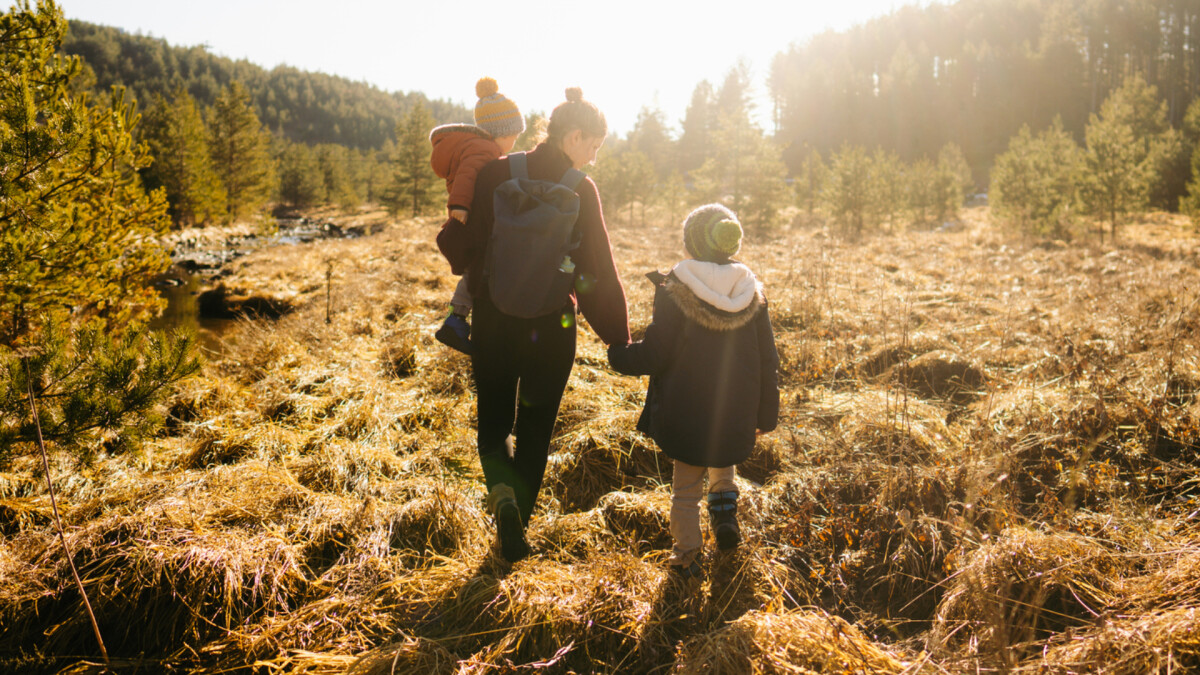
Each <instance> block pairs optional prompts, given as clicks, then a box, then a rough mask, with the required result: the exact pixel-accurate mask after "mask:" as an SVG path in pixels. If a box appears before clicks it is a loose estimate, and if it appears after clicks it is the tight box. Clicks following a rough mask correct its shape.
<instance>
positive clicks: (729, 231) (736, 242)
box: [683, 204, 742, 265]
mask: <svg viewBox="0 0 1200 675" xmlns="http://www.w3.org/2000/svg"><path fill="white" fill-rule="evenodd" d="M683 245H684V247H685V248H687V252H688V255H690V256H692V257H693V258H695V259H696V260H703V261H705V262H714V263H719V264H722V265H724V264H725V263H728V262H729V260H730V258H732V257H733V256H735V255H737V252H738V251H739V250H740V249H741V248H742V224H741V223H739V222H738V219H737V216H736V215H734V213H733V211H730V210H729V209H727V208H725V207H724V206H722V205H720V204H705V205H704V206H701V207H698V208H697V209H696V210H695V211H692V212H691V213H689V214H688V217H687V218H686V219H685V220H684V221H683Z"/></svg>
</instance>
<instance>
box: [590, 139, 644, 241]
mask: <svg viewBox="0 0 1200 675" xmlns="http://www.w3.org/2000/svg"><path fill="white" fill-rule="evenodd" d="M615 145H616V144H612V145H609V144H606V145H605V146H604V147H602V148H600V152H599V153H598V154H597V156H596V163H595V164H594V165H592V166H590V167H588V168H587V173H588V175H589V176H591V178H592V180H593V181H595V182H596V187H597V188H598V189H599V190H600V194H601V195H603V199H602V200H601V206H602V208H603V209H604V217H605V218H607V219H609V220H612V221H615V220H616V219H617V217H618V216H619V215H620V214H621V212H622V211H623V210H624V209H625V207H626V206H630V207H631V209H632V204H633V187H632V185H631V183H630V181H629V175H628V174H627V173H626V172H625V160H624V153H621V152H618V151H617V150H615V149H614V147H612V146H615ZM632 213H633V212H632V210H631V211H630V218H632ZM631 222H632V221H631Z"/></svg>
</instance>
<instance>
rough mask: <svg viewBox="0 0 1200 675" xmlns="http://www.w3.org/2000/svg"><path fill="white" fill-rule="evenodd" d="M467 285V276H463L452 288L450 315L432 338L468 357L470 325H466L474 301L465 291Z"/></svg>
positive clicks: (468, 292) (469, 350)
mask: <svg viewBox="0 0 1200 675" xmlns="http://www.w3.org/2000/svg"><path fill="white" fill-rule="evenodd" d="M467 284H468V281H467V275H465V274H464V275H463V277H462V279H459V280H458V286H455V287H454V297H452V298H450V314H448V315H447V316H446V320H445V321H443V322H442V327H441V328H439V329H437V331H436V332H435V333H434V334H433V336H434V337H435V338H437V339H438V341H439V342H441V343H442V344H444V345H446V346H447V347H451V348H453V349H457V350H458V351H460V352H462V353H464V354H468V355H469V354H470V353H471V351H472V347H471V324H469V323H467V316H469V315H470V314H471V306H472V305H474V301H473V300H472V299H471V292H470V291H469V290H467Z"/></svg>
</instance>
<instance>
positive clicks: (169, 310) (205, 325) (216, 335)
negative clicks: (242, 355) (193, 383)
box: [150, 265, 237, 356]
mask: <svg viewBox="0 0 1200 675" xmlns="http://www.w3.org/2000/svg"><path fill="white" fill-rule="evenodd" d="M211 280H212V277H211V276H210V275H205V274H201V273H198V272H192V271H189V270H187V269H186V268H184V267H181V266H179V265H173V266H172V267H171V269H170V270H169V271H168V272H167V273H166V274H165V275H163V276H162V277H161V278H160V279H159V280H158V281H156V282H155V284H154V285H155V287H156V288H158V289H159V292H160V293H161V294H162V296H163V297H164V298H166V300H167V307H166V309H164V310H163V313H162V314H161V315H160V316H158V317H157V318H155V319H154V320H153V321H151V322H150V327H151V328H159V329H170V328H177V329H184V330H191V331H193V332H194V333H195V334H196V342H197V343H198V344H199V345H200V348H201V349H202V350H203V351H204V352H206V353H207V355H208V356H215V355H219V354H221V353H222V352H224V351H225V343H224V342H223V340H222V337H223V336H224V335H225V333H226V331H228V330H229V328H230V327H231V326H233V325H234V323H236V322H237V319H225V318H216V317H209V316H201V315H200V307H199V304H198V303H197V301H196V298H197V296H198V295H200V292H201V291H203V290H204V289H205V288H207V287H208V285H209V284H210V282H211Z"/></svg>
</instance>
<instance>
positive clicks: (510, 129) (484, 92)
mask: <svg viewBox="0 0 1200 675" xmlns="http://www.w3.org/2000/svg"><path fill="white" fill-rule="evenodd" d="M475 94H476V95H477V96H479V101H478V102H477V103H476V104H475V124H445V125H442V126H440V127H437V128H435V129H434V130H433V131H432V132H430V134H429V142H430V143H432V144H433V154H432V155H431V157H430V163H431V164H432V165H433V171H434V173H436V174H437V175H438V176H439V177H441V178H445V179H446V192H448V193H449V198H448V199H447V200H446V208H447V209H448V210H449V212H450V219H451V220H457V221H458V222H460V223H466V222H467V214H468V213H469V212H470V211H471V201H472V197H473V196H474V194H475V177H476V175H478V173H479V170H480V169H482V168H483V166H484V165H485V164H487V163H488V162H490V161H492V160H493V159H497V158H499V157H501V156H503V155H506V154H508V153H509V152H510V151H511V150H512V148H513V145H514V144H516V142H517V137H518V136H520V135H521V133H522V132H523V131H525V118H524V117H522V116H521V111H520V110H519V109H518V108H517V104H516V103H513V101H512V99H509V98H506V97H505V96H504V95H503V94H501V93H500V88H499V86H498V85H497V84H496V80H494V79H492V78H490V77H484V78H480V80H479V81H478V82H476V83H475ZM449 223H450V220H447V221H446V224H449ZM445 226H446V225H443V226H442V227H443V228H444V227H445ZM453 271H454V273H455V274H462V275H463V276H462V279H460V280H459V282H458V286H457V287H455V289H454V297H452V298H451V299H450V314H449V315H448V316H447V317H446V320H445V321H444V322H443V323H442V326H441V327H440V328H438V330H437V332H436V333H434V337H436V338H437V339H438V340H439V341H440V342H442V343H443V344H445V345H446V346H448V347H452V348H454V349H457V350H458V351H460V352H463V353H465V354H470V353H471V342H470V336H471V324H470V323H469V322H468V320H467V317H468V316H470V314H471V307H472V305H473V304H474V302H473V300H472V299H471V293H470V291H469V290H468V287H469V284H470V281H469V280H468V278H467V274H466V270H462V269H455V270H453Z"/></svg>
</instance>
